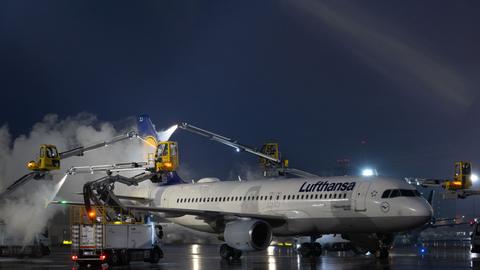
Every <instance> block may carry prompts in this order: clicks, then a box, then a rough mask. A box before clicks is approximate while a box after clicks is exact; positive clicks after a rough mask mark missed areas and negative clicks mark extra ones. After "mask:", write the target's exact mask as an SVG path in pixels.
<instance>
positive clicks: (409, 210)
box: [403, 198, 433, 226]
mask: <svg viewBox="0 0 480 270" xmlns="http://www.w3.org/2000/svg"><path fill="white" fill-rule="evenodd" d="M403 210H404V213H405V214H407V216H409V219H410V220H411V221H412V223H414V224H412V225H413V226H422V225H424V224H425V223H428V222H430V221H431V220H432V216H433V209H432V206H431V205H430V204H429V203H428V202H427V201H425V200H424V199H421V198H415V199H413V200H412V202H411V203H410V204H409V205H406V206H405V207H404V209H403Z"/></svg>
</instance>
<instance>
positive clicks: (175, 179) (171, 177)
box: [161, 171, 186, 186]
mask: <svg viewBox="0 0 480 270" xmlns="http://www.w3.org/2000/svg"><path fill="white" fill-rule="evenodd" d="M185 183H186V182H185V181H183V179H182V178H180V176H179V175H178V174H177V172H175V171H173V172H169V173H167V181H165V182H163V183H162V184H161V185H162V186H172V185H179V184H185Z"/></svg>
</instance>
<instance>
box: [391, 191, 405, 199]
mask: <svg viewBox="0 0 480 270" xmlns="http://www.w3.org/2000/svg"><path fill="white" fill-rule="evenodd" d="M400 196H402V194H401V193H400V190H399V189H394V190H392V193H390V197H389V198H395V197H400Z"/></svg>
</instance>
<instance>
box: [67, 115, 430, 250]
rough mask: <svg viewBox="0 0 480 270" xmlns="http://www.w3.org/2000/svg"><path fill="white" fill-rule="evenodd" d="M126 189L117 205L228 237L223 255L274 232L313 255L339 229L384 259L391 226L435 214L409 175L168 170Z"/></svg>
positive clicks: (144, 129)
mask: <svg viewBox="0 0 480 270" xmlns="http://www.w3.org/2000/svg"><path fill="white" fill-rule="evenodd" d="M143 120H145V119H143ZM150 125H151V121H142V124H141V125H139V134H142V136H151V137H154V138H155V137H156V136H157V132H155V128H154V127H151V126H150ZM110 173H111V172H110ZM130 188H132V189H135V192H134V191H133V190H132V191H131V192H130V191H127V192H126V193H124V194H121V193H118V194H116V195H118V198H119V199H126V200H127V202H132V201H135V203H122V204H121V206H122V208H125V209H128V210H141V211H145V212H149V213H151V214H154V215H157V216H159V217H162V218H166V219H167V220H168V221H170V222H173V223H175V224H178V225H182V226H185V227H187V228H190V229H193V230H197V231H202V232H208V233H212V234H216V235H218V237H219V239H221V240H223V241H224V242H225V243H224V244H222V245H221V246H220V256H221V257H222V258H225V259H239V258H240V257H241V256H242V252H248V251H258V250H264V249H266V248H267V247H268V246H269V245H270V243H271V241H272V237H273V236H279V237H282V236H293V237H299V236H309V237H310V238H311V242H309V243H303V244H302V245H301V247H300V249H299V250H300V254H301V255H302V257H318V256H320V255H321V253H322V248H321V245H320V244H319V243H317V242H315V240H316V239H317V238H320V237H321V236H322V235H324V234H341V235H342V237H343V238H345V239H348V240H350V241H351V243H352V244H353V245H355V246H357V247H360V248H362V249H364V250H366V251H369V252H371V253H372V254H375V256H376V257H377V258H380V259H382V258H387V257H388V255H389V250H390V248H391V245H392V243H393V234H394V233H396V232H403V231H408V230H411V229H414V228H418V227H421V226H424V225H425V224H426V223H428V222H430V221H431V217H432V213H433V210H432V207H431V206H430V204H429V203H428V202H427V201H426V200H425V199H424V198H423V197H422V196H421V195H420V193H419V192H418V191H417V190H416V189H415V188H414V187H412V186H411V185H409V184H408V183H407V182H406V181H404V180H398V179H394V178H390V177H380V176H369V177H366V176H341V177H307V178H288V179H281V180H273V179H262V180H256V181H220V180H218V179H216V178H204V179H200V180H198V181H196V182H185V181H183V180H182V179H181V178H180V177H179V176H178V175H177V174H168V175H167V176H166V178H165V179H164V180H163V181H161V182H157V183H156V186H149V187H143V188H142V190H139V189H138V188H133V187H129V189H130ZM133 192H134V193H135V196H132V194H133ZM140 202H148V203H144V204H140ZM72 204H73V203H72Z"/></svg>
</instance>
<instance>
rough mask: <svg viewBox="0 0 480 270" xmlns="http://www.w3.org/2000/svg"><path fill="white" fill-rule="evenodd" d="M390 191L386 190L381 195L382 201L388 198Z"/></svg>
mask: <svg viewBox="0 0 480 270" xmlns="http://www.w3.org/2000/svg"><path fill="white" fill-rule="evenodd" d="M391 191H392V190H391V189H387V190H385V191H384V192H383V194H382V199H385V198H388V197H389V196H390V192H391Z"/></svg>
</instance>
